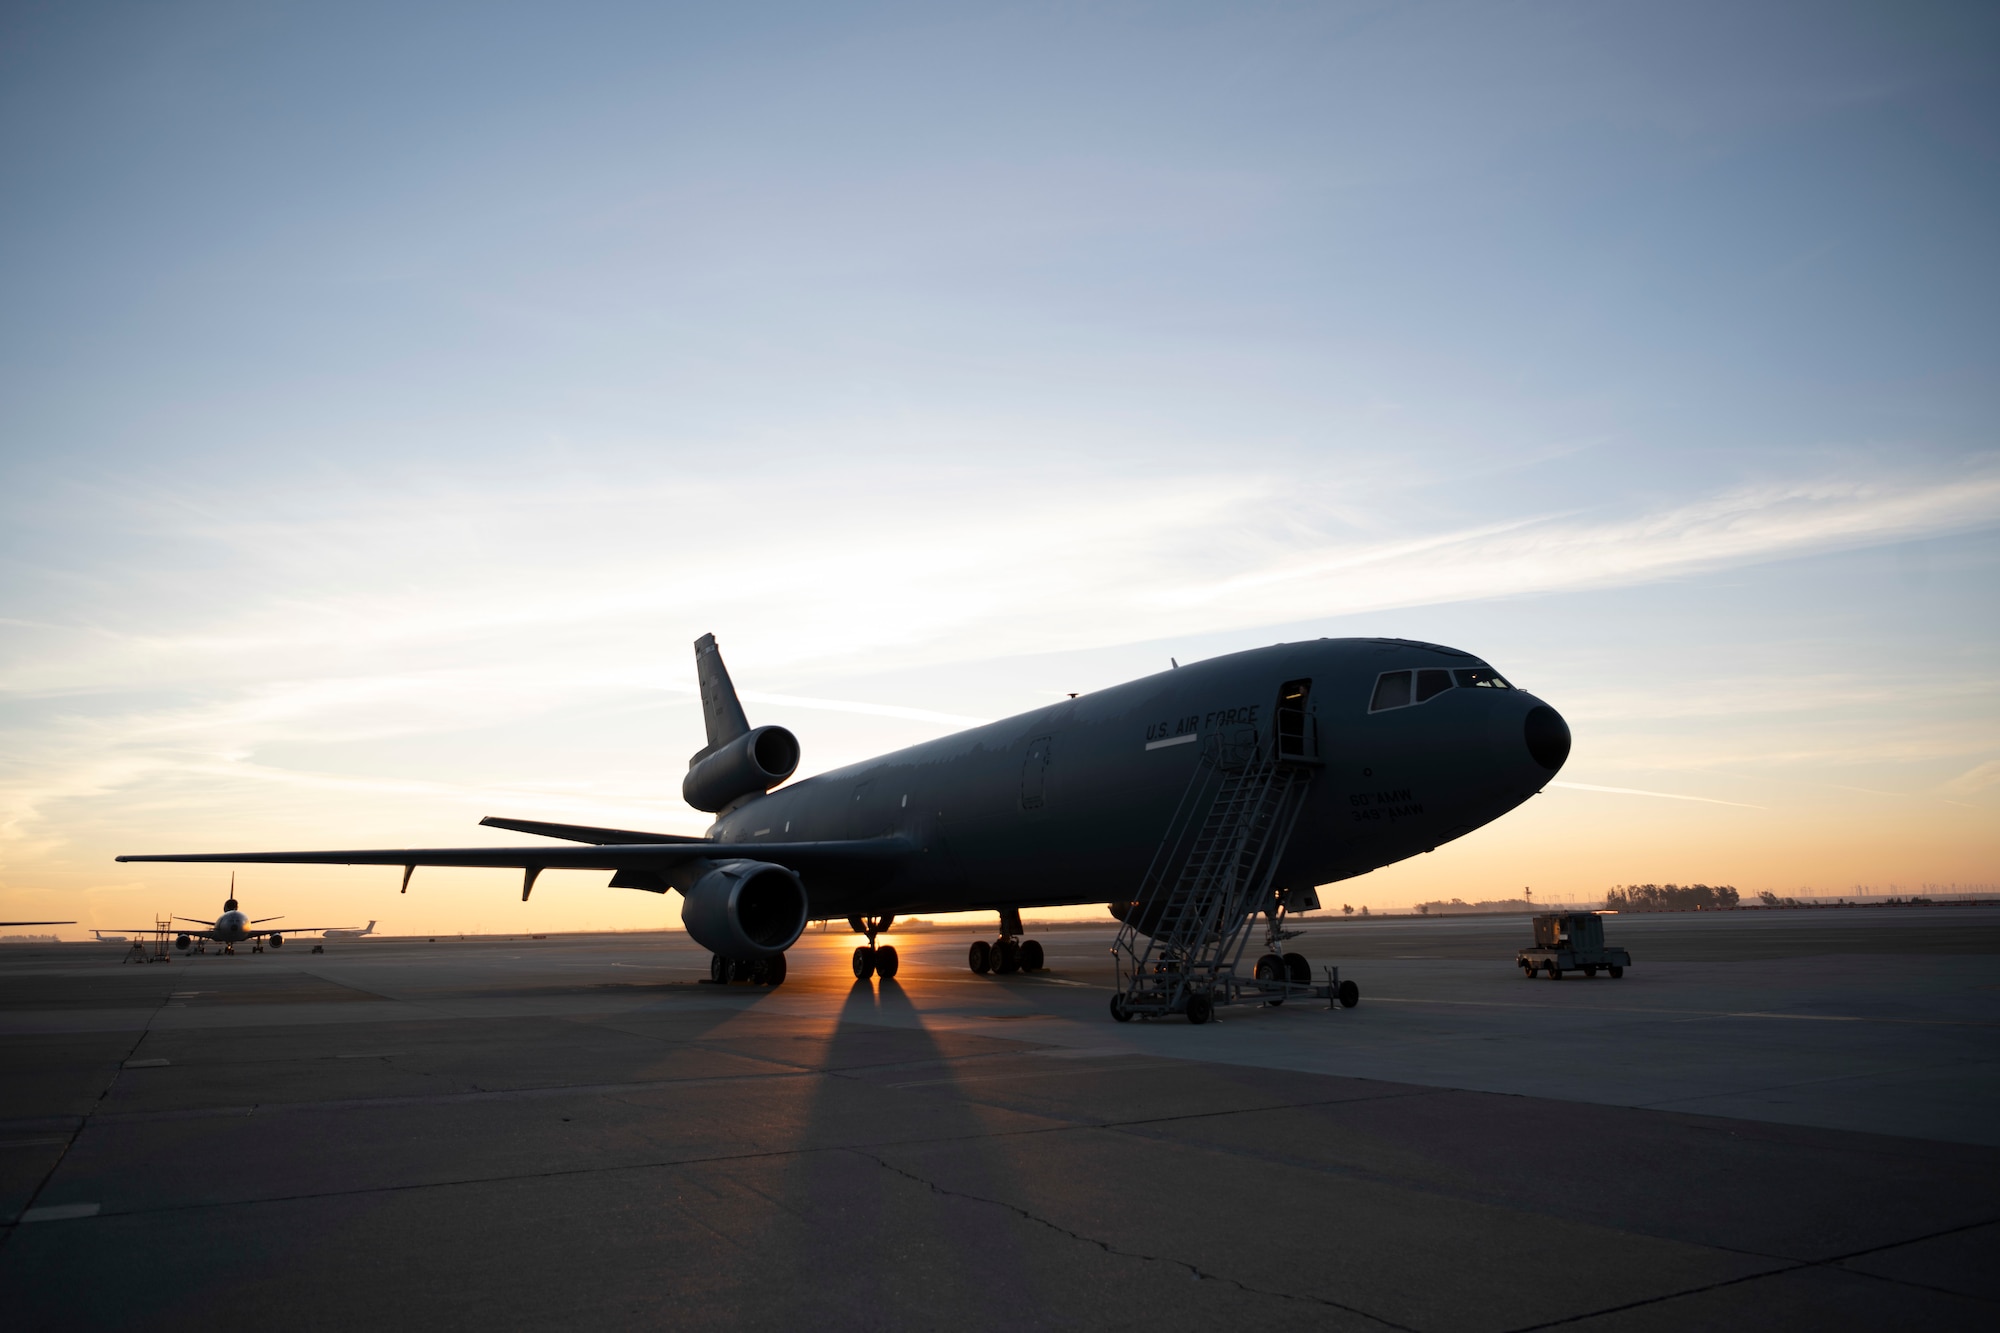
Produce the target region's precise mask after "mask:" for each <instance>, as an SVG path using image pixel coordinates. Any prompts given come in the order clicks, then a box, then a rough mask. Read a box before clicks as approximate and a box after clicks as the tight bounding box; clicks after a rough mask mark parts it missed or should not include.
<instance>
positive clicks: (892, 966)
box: [875, 944, 903, 981]
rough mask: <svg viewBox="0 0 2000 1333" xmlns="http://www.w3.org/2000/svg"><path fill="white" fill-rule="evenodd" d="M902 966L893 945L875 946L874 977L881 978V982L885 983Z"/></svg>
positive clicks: (901, 961)
mask: <svg viewBox="0 0 2000 1333" xmlns="http://www.w3.org/2000/svg"><path fill="white" fill-rule="evenodd" d="M902 965H903V960H902V959H901V958H900V957H898V956H897V954H896V946H895V945H893V944H884V945H879V946H877V948H876V950H875V975H876V976H878V977H880V978H882V980H884V981H887V980H889V979H890V978H891V977H893V976H895V975H896V969H897V968H899V967H901V966H902Z"/></svg>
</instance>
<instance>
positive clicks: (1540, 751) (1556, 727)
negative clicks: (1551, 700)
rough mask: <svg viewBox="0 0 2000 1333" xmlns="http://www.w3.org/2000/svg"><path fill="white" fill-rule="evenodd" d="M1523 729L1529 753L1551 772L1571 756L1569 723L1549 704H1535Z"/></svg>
mask: <svg viewBox="0 0 2000 1333" xmlns="http://www.w3.org/2000/svg"><path fill="white" fill-rule="evenodd" d="M1522 730H1523V732H1524V733H1525V734H1526V737H1527V741H1528V753H1529V754H1531V755H1533V756H1534V757H1535V762H1536V763H1538V764H1540V765H1541V766H1542V767H1543V768H1546V769H1548V770H1549V771H1550V772H1551V773H1553V772H1555V771H1556V770H1557V769H1559V768H1561V767H1562V766H1563V763H1564V761H1566V760H1567V759H1568V758H1569V723H1567V722H1565V721H1563V717H1562V714H1561V713H1558V712H1557V711H1556V710H1555V709H1553V708H1551V707H1549V706H1548V705H1547V704H1536V705H1535V707H1534V709H1533V710H1532V711H1530V712H1529V714H1528V720H1527V722H1526V723H1525V724H1524V725H1523V727H1522Z"/></svg>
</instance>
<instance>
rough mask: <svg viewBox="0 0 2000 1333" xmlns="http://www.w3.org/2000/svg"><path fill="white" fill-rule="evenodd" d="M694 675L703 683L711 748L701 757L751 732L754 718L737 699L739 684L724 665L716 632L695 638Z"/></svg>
mask: <svg viewBox="0 0 2000 1333" xmlns="http://www.w3.org/2000/svg"><path fill="white" fill-rule="evenodd" d="M694 674H695V679H696V680H698V681H700V682H701V717H702V721H704V722H706V723H707V724H708V747H707V749H704V750H703V751H702V752H701V754H698V755H696V756H695V759H700V758H701V757H702V755H706V754H708V753H710V752H711V751H714V750H719V749H721V748H722V747H723V746H725V745H727V744H729V742H731V741H733V740H735V739H736V738H737V737H738V736H741V735H743V734H744V733H745V732H747V731H749V730H750V719H749V718H747V717H745V716H743V705H742V704H741V703H739V702H737V699H736V687H735V686H734V685H732V684H731V683H730V681H729V668H728V667H726V666H724V665H722V650H721V649H719V648H717V647H716V646H715V636H714V635H713V634H704V635H702V636H701V637H700V638H699V639H696V640H695V641H694ZM690 762H692V761H690Z"/></svg>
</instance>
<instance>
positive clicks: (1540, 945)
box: [1514, 912, 1632, 981]
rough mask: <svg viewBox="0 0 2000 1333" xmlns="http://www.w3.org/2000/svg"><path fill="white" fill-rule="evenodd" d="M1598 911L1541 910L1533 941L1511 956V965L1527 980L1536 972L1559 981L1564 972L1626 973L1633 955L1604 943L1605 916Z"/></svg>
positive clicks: (1589, 975) (1592, 975)
mask: <svg viewBox="0 0 2000 1333" xmlns="http://www.w3.org/2000/svg"><path fill="white" fill-rule="evenodd" d="M1607 915H1611V914H1610V913H1599V912H1544V913H1542V914H1541V915H1539V916H1537V917H1536V918H1535V943H1534V946H1533V947H1532V948H1527V949H1523V950H1521V951H1520V952H1519V953H1517V954H1515V955H1514V965H1515V966H1516V967H1518V968H1520V969H1521V972H1522V974H1523V975H1524V976H1526V977H1527V978H1528V979H1529V980H1531V981H1532V980H1533V979H1534V977H1535V974H1536V973H1537V972H1539V973H1541V974H1543V975H1544V976H1547V977H1548V978H1550V979H1551V980H1554V981H1561V980H1562V978H1563V973H1565V972H1581V973H1583V975H1585V976H1586V977H1594V976H1596V975H1597V974H1598V973H1599V972H1600V971H1602V972H1609V973H1610V974H1611V975H1612V976H1613V977H1614V978H1616V977H1622V976H1624V975H1625V969H1626V968H1628V967H1630V966H1632V955H1631V954H1629V953H1627V952H1626V951H1625V950H1623V949H1619V948H1614V947H1612V946H1610V945H1607V944H1606V943H1605V942H1604V917H1605V916H1607Z"/></svg>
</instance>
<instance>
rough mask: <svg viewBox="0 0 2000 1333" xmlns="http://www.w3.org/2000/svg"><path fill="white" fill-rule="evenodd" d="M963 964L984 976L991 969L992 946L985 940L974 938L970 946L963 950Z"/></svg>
mask: <svg viewBox="0 0 2000 1333" xmlns="http://www.w3.org/2000/svg"><path fill="white" fill-rule="evenodd" d="M965 965H966V966H967V967H969V968H971V969H972V970H973V971H974V972H977V973H978V974H979V975H980V976H982V977H983V976H985V975H986V974H987V973H988V972H990V971H992V970H993V946H992V945H990V944H988V943H987V942H986V941H985V940H974V941H973V942H972V947H971V948H970V949H967V950H966V951H965Z"/></svg>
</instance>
